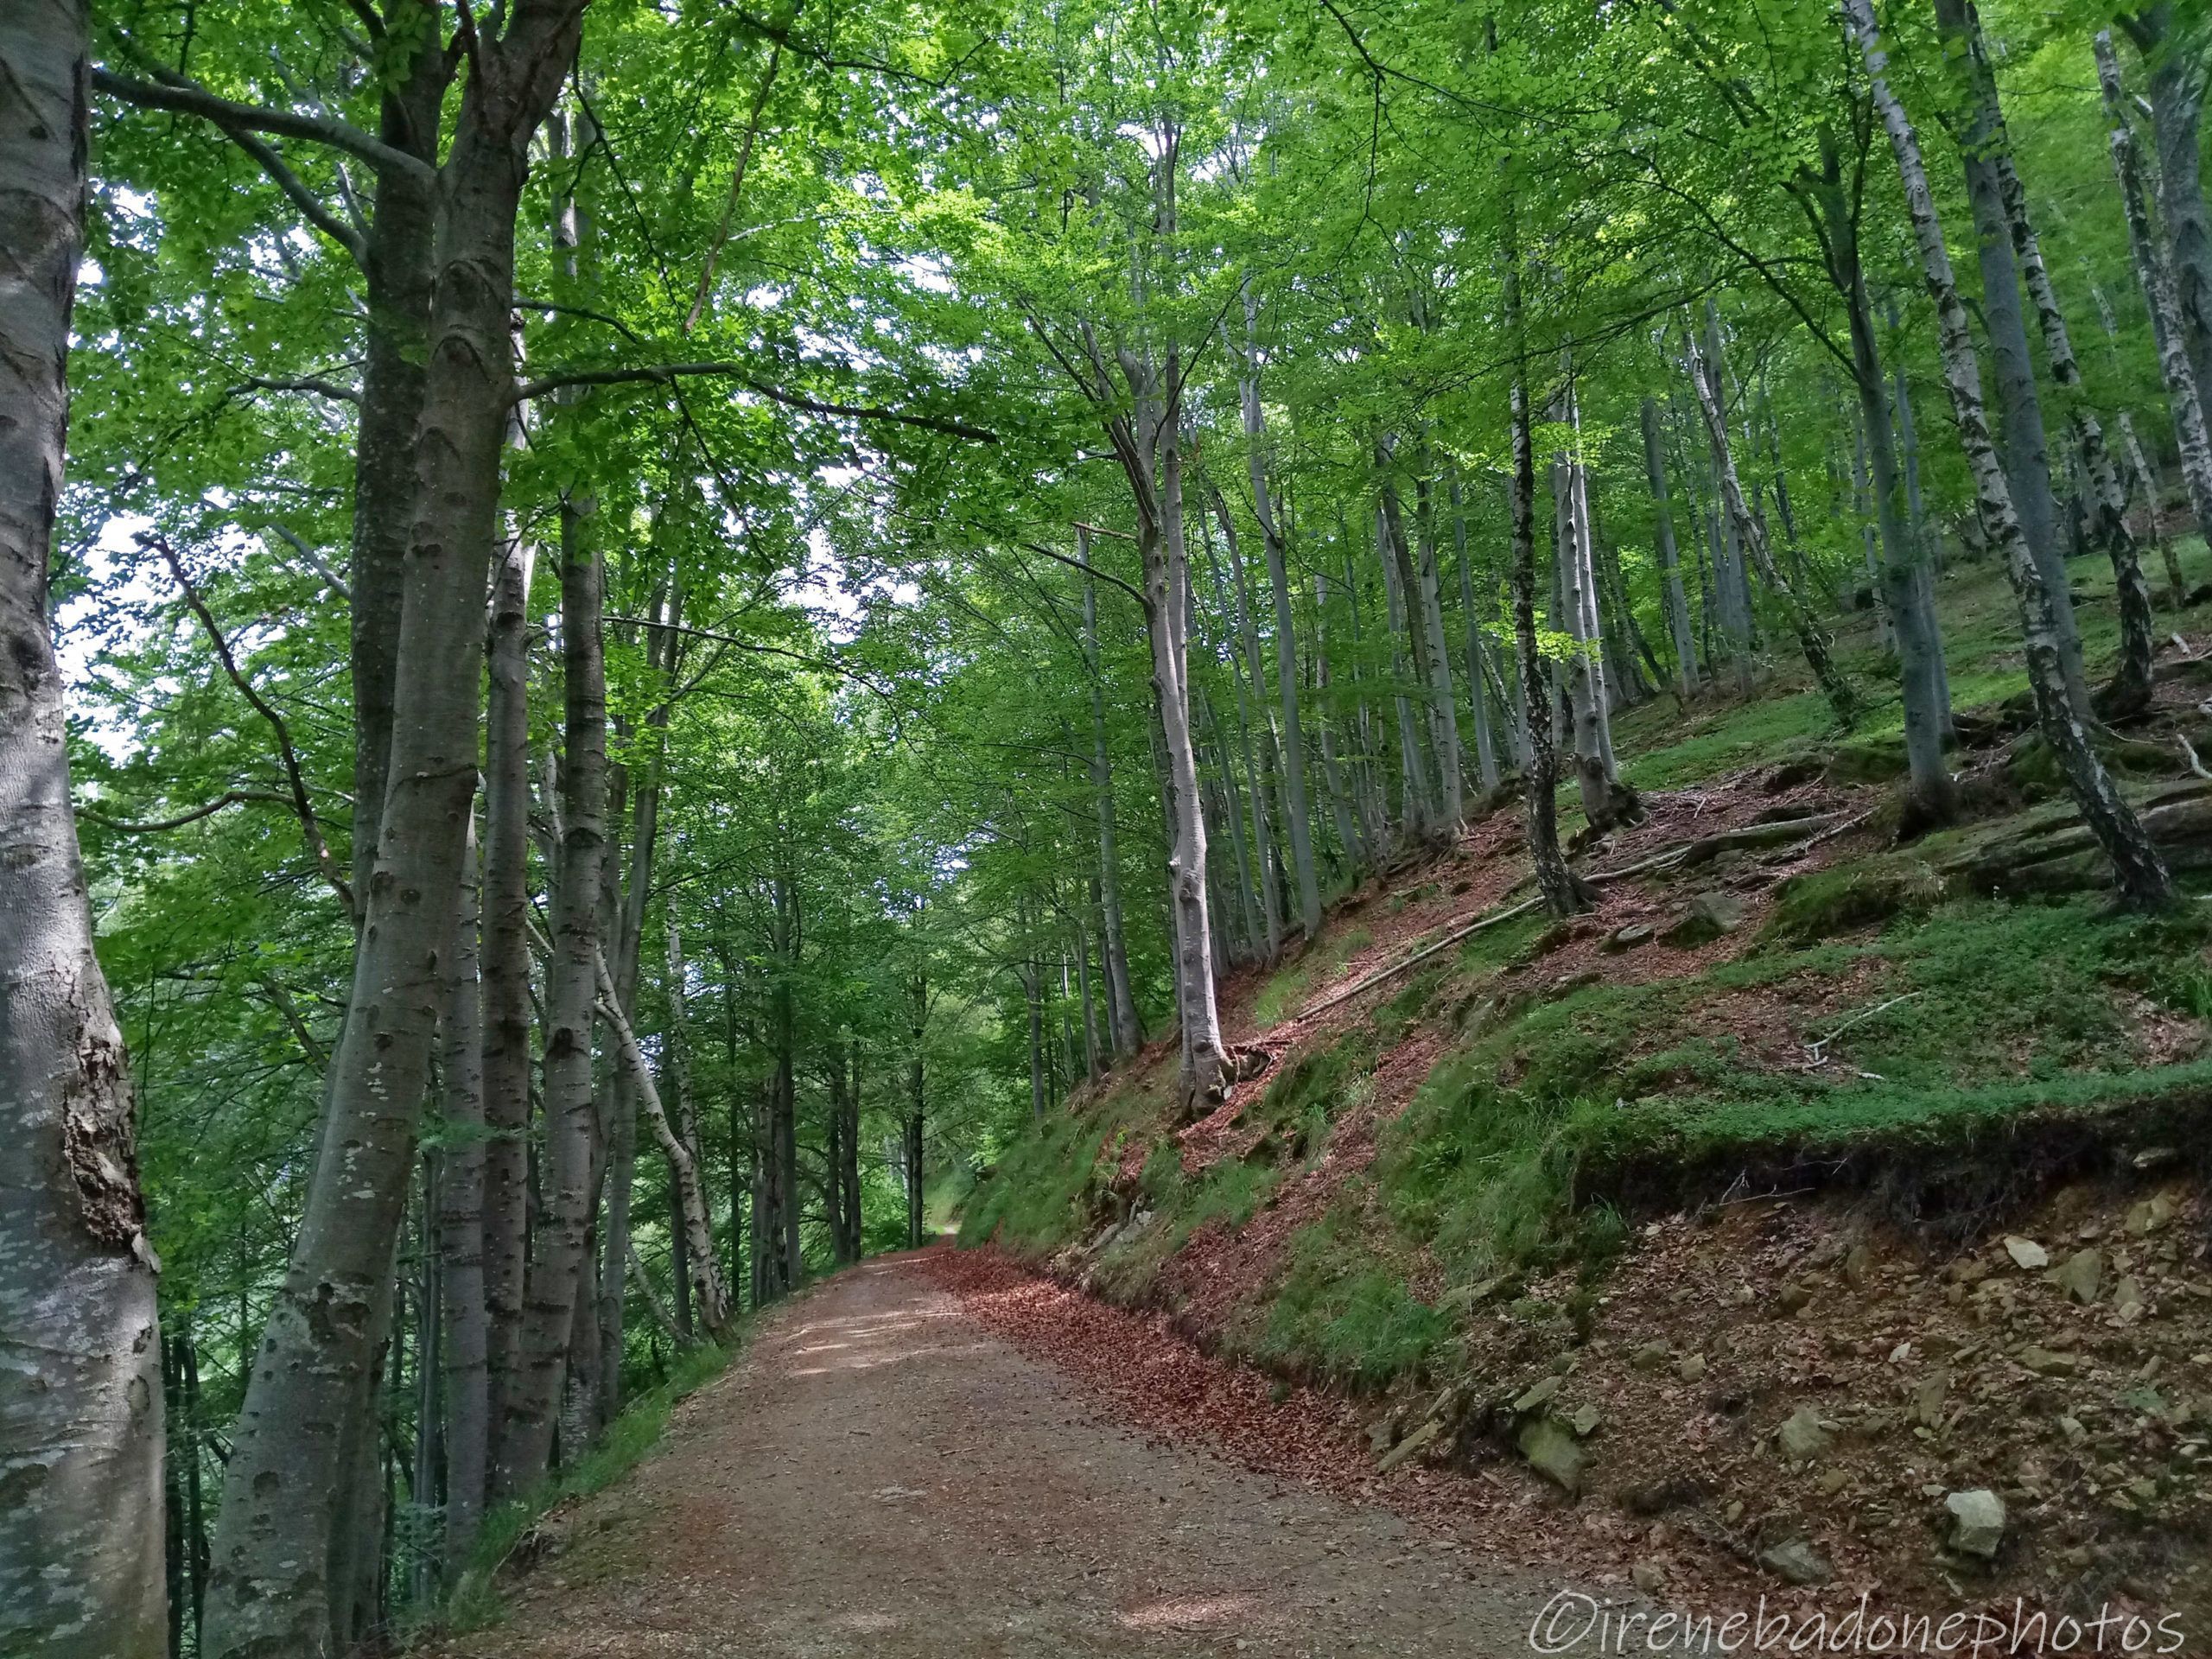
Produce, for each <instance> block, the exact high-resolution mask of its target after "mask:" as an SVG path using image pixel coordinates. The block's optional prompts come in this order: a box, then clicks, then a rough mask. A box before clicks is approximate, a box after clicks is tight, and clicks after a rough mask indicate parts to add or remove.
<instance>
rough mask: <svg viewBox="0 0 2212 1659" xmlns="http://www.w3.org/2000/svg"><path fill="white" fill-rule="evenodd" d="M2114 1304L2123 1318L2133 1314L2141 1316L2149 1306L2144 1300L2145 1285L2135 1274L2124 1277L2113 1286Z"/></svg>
mask: <svg viewBox="0 0 2212 1659" xmlns="http://www.w3.org/2000/svg"><path fill="white" fill-rule="evenodd" d="M2112 1305H2113V1310H2114V1311H2115V1312H2117V1313H2119V1314H2120V1317H2121V1318H2122V1319H2126V1318H2128V1317H2130V1316H2131V1315H2133V1316H2134V1317H2136V1318H2141V1317H2142V1314H2143V1312H2144V1310H2145V1307H2147V1306H2149V1304H2147V1303H2146V1302H2145V1300H2143V1287H2142V1285H2141V1283H2140V1282H2139V1281H2137V1280H2136V1279H2135V1278H2134V1277H2133V1275H2130V1276H2128V1277H2126V1278H2124V1279H2122V1280H2121V1281H2120V1282H2119V1283H2118V1284H2116V1285H2114V1286H2113V1287H2112Z"/></svg>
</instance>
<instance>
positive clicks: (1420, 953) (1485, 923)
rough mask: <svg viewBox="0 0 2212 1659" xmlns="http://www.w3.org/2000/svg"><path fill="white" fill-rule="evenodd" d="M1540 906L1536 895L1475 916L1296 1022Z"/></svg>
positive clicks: (1337, 993)
mask: <svg viewBox="0 0 2212 1659" xmlns="http://www.w3.org/2000/svg"><path fill="white" fill-rule="evenodd" d="M1542 903H1543V899H1542V897H1541V895H1539V896H1537V897H1535V898H1533V899H1522V901H1521V902H1520V903H1519V904H1517V905H1514V906H1510V907H1509V908H1507V909H1504V910H1499V911H1493V912H1491V913H1490V914H1489V915H1487V916H1480V917H1478V918H1476V919H1475V920H1473V921H1471V922H1469V923H1468V924H1467V925H1465V927H1460V928H1454V929H1453V930H1452V931H1451V932H1449V933H1446V935H1445V936H1444V937H1443V938H1440V939H1439V940H1437V941H1436V943H1435V944H1431V945H1426V946H1424V947H1423V948H1422V949H1421V950H1416V951H1414V953H1413V955H1411V956H1410V957H1406V958H1405V960H1403V961H1402V962H1395V963H1391V964H1390V965H1389V967H1388V968H1377V969H1376V970H1375V971H1374V972H1373V973H1371V974H1367V975H1364V976H1362V977H1361V978H1360V979H1359V980H1357V982H1354V983H1352V984H1350V985H1347V986H1345V987H1344V989H1342V990H1340V991H1332V992H1331V993H1330V994H1329V995H1327V996H1325V997H1323V998H1322V999H1321V1000H1320V1001H1319V1002H1314V1003H1309V1004H1308V1005H1307V1006H1306V1007H1302V1008H1300V1010H1299V1011H1298V1018H1299V1019H1300V1020H1306V1019H1309V1018H1311V1017H1312V1016H1313V1015H1314V1014H1325V1013H1327V1012H1328V1011H1329V1010H1330V1009H1331V1008H1333V1007H1336V1006H1337V1004H1338V1003H1339V1002H1344V1001H1350V1000H1351V998H1353V997H1355V996H1357V995H1359V994H1360V993H1361V992H1362V991H1365V990H1370V989H1372V988H1374V987H1376V986H1377V985H1380V984H1381V983H1383V981H1384V980H1386V979H1394V978H1395V977H1396V976H1398V975H1400V974H1402V973H1404V972H1405V971H1406V969H1408V968H1411V967H1413V966H1414V964H1415V963H1422V962H1426V961H1427V960H1428V958H1429V957H1433V956H1434V955H1435V954H1436V953H1437V952H1438V951H1440V950H1445V949H1446V948H1447V947H1449V946H1451V945H1454V944H1459V941H1460V940H1462V939H1464V938H1471V936H1473V935H1474V934H1477V933H1479V932H1481V931H1483V930H1484V928H1486V927H1496V926H1497V925H1498V924H1499V923H1500V922H1510V921H1511V920H1512V919H1513V918H1515V917H1516V916H1522V915H1525V914H1527V913H1528V912H1529V911H1532V910H1534V909H1535V907H1536V906H1539V905H1541V904H1542Z"/></svg>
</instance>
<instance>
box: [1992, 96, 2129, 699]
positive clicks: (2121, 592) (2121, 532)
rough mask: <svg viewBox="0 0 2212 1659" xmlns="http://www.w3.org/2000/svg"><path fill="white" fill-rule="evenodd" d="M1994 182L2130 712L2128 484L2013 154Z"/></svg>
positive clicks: (2120, 690)
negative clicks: (2069, 455) (2107, 570)
mask: <svg viewBox="0 0 2212 1659" xmlns="http://www.w3.org/2000/svg"><path fill="white" fill-rule="evenodd" d="M1984 86H1985V95H1986V97H1988V98H1990V99H1994V98H1995V97H1996V87H1995V84H1994V83H1993V82H1991V81H1988V80H1987V79H1986V76H1985V78H1984ZM1997 173H1998V183H1999V187H2000V188H2002V190H2003V192H2004V197H2005V219H2006V221H2007V223H2008V224H2009V225H2010V226H2011V227H2012V253H2013V257H2014V258H2016V259H2017V260H2018V263H2019V268H2020V276H2021V278H2022V280H2023V281H2024V283H2025V284H2026V286H2027V290H2028V298H2029V301H2030V302H2031V304H2032V305H2033V306H2034V307H2035V312H2036V319H2037V322H2038V323H2039V324H2040V326H2041V329H2042V333H2043V346H2044V359H2045V360H2046V361H2048V362H2049V363H2050V378H2052V379H2053V380H2055V381H2056V382H2057V383H2058V391H2059V397H2060V398H2061V400H2062V401H2063V404H2064V406H2065V409H2066V419H2067V424H2068V426H2069V428H2070V429H2072V432H2073V435H2074V450H2075V455H2076V457H2077V458H2078V459H2079V461H2080V466H2081V472H2082V480H2083V484H2084V486H2085V493H2086V495H2087V499H2088V517H2089V534H2090V537H2091V538H2092V539H2093V540H2094V541H2095V542H2096V543H2098V544H2099V545H2100V546H2101V547H2102V548H2103V549H2104V550H2105V555H2106V556H2107V558H2108V559H2110V560H2111V562H2112V573H2113V594H2114V596H2115V598H2116V599H2117V600H2118V601H2119V609H2120V664H2119V666H2118V668H2117V669H2116V670H2115V671H2114V672H2113V679H2112V683H2111V684H2110V685H2108V686H2107V688H2106V689H2105V692H2104V696H2103V697H2102V699H2101V701H2102V702H2103V704H2104V707H2105V710H2106V712H2107V713H2108V714H2111V715H2126V714H2134V713H2138V712H2139V711H2140V710H2142V709H2145V708H2147V707H2148V706H2149V705H2150V702H2151V672H2152V657H2153V655H2154V654H2155V652H2156V650H2157V645H2156V640H2155V637H2154V636H2155V634H2156V632H2157V626H2158V625H2157V622H2156V620H2155V619H2154V617H2153V615H2152V606H2151V584H2150V583H2149V582H2146V581H2145V579H2144V576H2143V561H2142V558H2141V556H2140V555H2139V552H2138V551H2137V549H2136V546H2135V537H2134V536H2133V533H2132V532H2131V531H2129V530H2128V528H2127V492H2126V489H2125V488H2123V487H2122V486H2121V484H2120V471H2119V468H2118V467H2115V466H2114V465H2113V458H2112V453H2111V451H2110V450H2108V449H2107V448H2106V447H2105V433H2104V423H2102V422H2101V420H2099V419H2098V417H2097V414H2096V411H2095V410H2094V408H2092V407H2091V405H2090V404H2089V400H2088V389H2087V387H2085V386H2084V385H2082V366H2081V365H2080V363H2078V362H2077V361H2076V360H2075V356H2074V342H2073V340H2072V338H2071V337H2070V336H2069V334H2068V333H2067V331H2066V315H2065V313H2063V311H2061V310H2060V309H2059V308H2058V296H2057V293H2056V290H2055V289H2053V288H2052V287H2051V283H2050V271H2049V270H2047V269H2045V267H2044V262H2043V249H2042V247H2041V246H2040V245H2039V244H2038V243H2037V239H2036V232H2035V226H2034V225H2033V223H2032V222H2031V220H2030V219H2029V217H2028V193H2027V191H2026V190H2025V189H2024V188H2022V186H2021V184H2020V175H2018V173H2017V172H2016V171H2014V170H2013V167H2012V156H2011V155H2010V153H2009V151H2007V152H2000V153H1999V156H1998V157H1997Z"/></svg>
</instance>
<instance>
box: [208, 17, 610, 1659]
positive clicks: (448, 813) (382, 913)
mask: <svg viewBox="0 0 2212 1659" xmlns="http://www.w3.org/2000/svg"><path fill="white" fill-rule="evenodd" d="M582 10H583V0H518V3H517V4H516V5H515V6H514V7H513V8H512V9H511V10H510V11H509V13H508V16H507V23H506V28H505V30H504V31H503V33H502V34H501V35H499V37H498V38H497V39H496V40H491V39H486V40H480V41H479V43H478V50H477V54H476V56H477V60H478V61H479V63H480V65H482V66H483V69H484V72H485V73H486V75H487V76H488V77H489V81H488V84H487V82H486V80H485V79H480V78H479V77H478V76H477V75H476V74H474V73H473V74H472V75H471V77H470V79H469V81H468V84H467V87H466V88H465V89H464V91H463V93H462V95H461V102H460V106H459V109H458V111H457V113H456V115H455V116H454V127H453V139H452V144H451V149H450V151H449V153H448V159H447V161H446V162H445V164H444V167H443V168H442V175H441V181H440V193H439V228H438V236H437V250H438V255H437V257H438V265H439V277H438V281H437V284H436V288H435V302H434V308H433V314H432V321H431V342H432V343H431V349H430V352H429V359H428V363H429V366H428V372H427V378H426V383H425V389H424V397H423V416H422V422H421V427H420V431H419V433H418V435H417V439H416V443H415V445H414V448H413V454H414V455H415V458H416V490H415V493H414V498H413V499H414V525H413V529H412V531H411V532H410V541H409V547H410V551H409V553H408V556H407V561H406V565H407V569H406V580H405V582H404V594H403V599H402V604H401V620H400V632H399V653H398V661H399V664H400V668H399V671H398V673H397V675H396V676H395V683H396V685H397V695H396V698H395V702H394V709H393V719H392V746H391V760H390V764H389V766H388V769H387V771H388V777H389V779H390V783H389V785H388V787H387V791H386V796H385V812H384V817H383V823H382V824H381V826H380V830H379V838H378V849H377V861H376V874H375V875H374V877H373V878H372V880H371V882H370V884H369V891H368V894H367V901H366V909H365V922H364V925H363V927H362V930H361V945H360V948H359V950H358V951H357V953H356V957H355V963H354V980H353V995H351V996H350V998H349V999H348V1002H347V1007H346V1024H345V1027H344V1029H343V1032H342V1033H341V1035H340V1039H339V1043H338V1046H337V1051H336V1052H335V1054H334V1057H333V1058H332V1061H331V1075H330V1084H329V1090H328V1096H327V1106H326V1109H325V1112H324V1116H323V1129H322V1135H321V1151H320V1153H319V1155H318V1157H317V1160H316V1166H315V1173H314V1176H313V1178H312V1179H311V1180H310V1183H309V1188H308V1199H307V1205H306V1210H305V1213H304V1215H303V1216H302V1224H301V1227H300V1230H299V1233H298V1236H297V1238H296V1242H295V1243H294V1246H293V1251H292V1259H291V1264H290V1267H289V1269H288V1271H287V1274H286V1275H285V1280H284V1283H283V1287H281V1288H280V1289H279V1291H278V1292H277V1296H276V1298H275V1300H274V1301H273V1304H272V1306H271V1308H270V1314H269V1319H268V1323H267V1325H266V1327H265V1330H264V1336H263V1339H262V1344H261V1350H260V1352H259V1354H258V1356H257V1358H256V1360H255V1363H254V1365H253V1373H252V1376H251V1380H250V1382H249V1383H248V1387H247V1390H246V1397H245V1407H244V1408H243V1410H242V1412H241V1413H240V1416H239V1420H238V1426H237V1428H236V1430H235V1432H234V1433H233V1435H232V1446H231V1457H230V1460H229V1463H228V1465H226V1470H225V1478H224V1501H223V1505H222V1510H221V1513H220V1516H219V1520H218V1523H217V1531H216V1539H215V1548H214V1561H213V1572H212V1574H211V1579H210V1584H209V1589H210V1592H211V1593H210V1596H209V1607H208V1612H209V1618H208V1621H207V1647H208V1649H209V1655H208V1659H240V1656H248V1655H252V1654H255V1653H267V1652H279V1651H281V1652H283V1653H286V1654H288V1655H296V1656H301V1659H319V1656H322V1655H324V1654H326V1653H327V1651H328V1649H329V1644H330V1642H331V1639H332V1632H331V1630H330V1627H329V1620H330V1612H331V1608H330V1595H329V1591H328V1589H327V1583H328V1580H327V1579H326V1578H324V1576H323V1574H324V1573H326V1572H327V1560H328V1557H327V1545H328V1541H329V1540H330V1538H331V1536H332V1534H333V1530H334V1523H335V1522H336V1519H337V1517H336V1516H335V1515H334V1512H333V1510H334V1503H336V1502H337V1501H338V1498H339V1495H340V1492H341V1491H342V1490H343V1487H344V1482H345V1478H346V1475H345V1465H344V1463H343V1461H342V1457H343V1449H344V1446H345V1444H346V1439H347V1427H348V1425H349V1424H350V1423H351V1422H353V1421H355V1420H357V1419H358V1418H359V1415H360V1414H362V1413H363V1412H364V1411H365V1409H366V1405H367V1401H366V1399H365V1396H364V1395H362V1394H361V1392H360V1379H361V1378H362V1377H363V1376H364V1375H365V1373H367V1372H368V1370H370V1361H371V1358H372V1353H373V1351H374V1347H375V1345H376V1344H377V1342H378V1338H379V1336H380V1334H381V1332H382V1331H383V1329H384V1327H385V1323H386V1313H387V1310H388V1308H389V1306H390V1300H391V1278H390V1275H391V1252H392V1245H393V1242H394V1240H395V1239H396V1237H397V1231H398V1227H399V1223H400V1217H401V1214H402V1212H403V1211H404V1205H405V1200H406V1189H407V1176H408V1172H409V1169H410V1165H411V1162H412V1158H413V1151H414V1141H415V1128H416V1114H417V1112H418V1110H419V1109H420V1103H421V1101H422V1099H423V1090H424V1085H425V1084H426V1082H427V1079H428V1072H429V1058H430V1052H431V1048H432V1045H433V1043H434V1041H435V1036H436V1030H437V1025H438V1015H439V1008H440V1004H441V1002H442V961H443V957H444V954H445V952H446V951H447V950H448V949H449V948H450V944H451V938H452V932H453V910H454V893H455V890H456V887H457V884H458V881H459V877H460V870H461V855H462V849H463V842H464V835H465V830H466V827H467V822H468V816H469V803H470V800H471V798H472V797H473V796H474V790H475V780H476V767H477V724H478V720H477V715H478V710H479V697H480V679H481V677H482V672H483V663H484V658H483V642H484V622H483V617H484V601H485V589H486V577H487V575H488V574H489V569H490V563H491V554H492V546H493V540H494V538H495V537H496V534H497V526H498V518H499V456H500V443H501V438H502V436H503V434H504V432H505V424H506V413H507V407H508V405H509V404H510V403H511V402H512V398H513V385H514V383H513V360H512V347H511V344H510V339H509V335H508V318H509V308H510V306H511V304H512V299H513V288H514V280H513V271H514V228H515V210H516V206H517V203H518V200H519V198H520V194H521V191H522V187H523V182H524V179H525V177H526V176H527V174H528V168H529V157H528V145H529V140H530V136H531V133H532V132H533V131H534V130H536V129H537V124H538V123H539V121H540V120H542V119H543V116H544V113H545V111H546V110H547V108H548V107H549V106H550V104H551V102H552V99H553V96H554V93H555V92H556V89H557V88H558V86H559V85H560V82H561V79H562V78H563V75H564V74H565V73H566V72H567V68H568V65H569V61H570V60H571V59H572V57H573V55H574V53H575V41H576V35H577V32H578V28H579V23H580V20H581V17H582Z"/></svg>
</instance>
